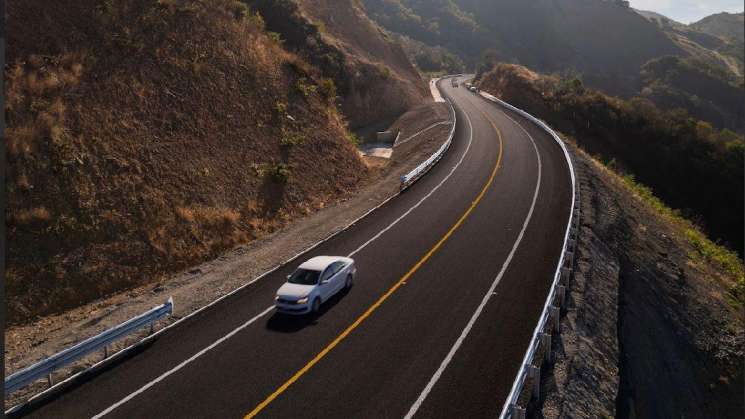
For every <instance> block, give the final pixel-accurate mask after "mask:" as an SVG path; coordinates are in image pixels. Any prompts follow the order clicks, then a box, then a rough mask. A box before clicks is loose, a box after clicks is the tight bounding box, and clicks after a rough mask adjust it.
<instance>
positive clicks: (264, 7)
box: [245, 0, 429, 128]
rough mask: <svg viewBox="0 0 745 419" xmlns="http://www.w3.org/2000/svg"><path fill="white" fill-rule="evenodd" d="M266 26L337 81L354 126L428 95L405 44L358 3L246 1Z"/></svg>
mask: <svg viewBox="0 0 745 419" xmlns="http://www.w3.org/2000/svg"><path fill="white" fill-rule="evenodd" d="M245 2H246V3H247V4H249V5H250V6H251V8H252V9H255V10H257V11H258V12H259V13H260V14H261V15H262V16H263V18H264V19H265V20H266V24H267V29H269V30H270V31H273V32H276V37H277V38H279V39H280V40H281V42H282V43H283V44H284V45H285V46H286V47H287V48H289V49H290V50H292V51H293V52H296V53H297V54H299V55H301V56H302V57H304V58H305V59H306V60H307V61H309V62H311V63H313V65H315V66H317V67H318V68H319V69H321V71H322V72H323V75H324V77H327V78H328V79H329V80H333V83H334V85H335V90H338V93H339V102H340V106H341V109H342V111H343V112H344V115H345V116H346V117H347V118H349V122H350V126H351V127H353V128H359V127H364V126H366V125H369V124H373V123H376V122H379V121H380V120H383V119H390V118H395V117H397V116H399V115H401V114H403V113H404V112H406V111H407V110H408V109H409V108H411V107H412V106H415V105H419V104H420V103H421V102H422V101H423V100H424V99H425V98H428V97H429V96H428V90H427V85H426V83H425V82H424V81H423V80H422V78H421V77H420V75H419V73H418V72H417V70H416V68H414V66H413V65H412V64H411V62H410V61H409V60H408V58H407V56H406V54H405V53H404V51H403V49H402V48H401V46H400V45H399V44H398V43H396V42H395V41H394V40H392V39H390V38H389V37H388V35H386V33H385V32H384V31H383V30H382V29H381V28H380V27H378V26H377V25H376V24H375V23H374V22H373V21H371V20H370V19H369V18H368V17H367V14H366V12H365V10H364V8H363V7H362V6H361V5H360V4H359V2H357V1H336V0H298V1H291V0H245Z"/></svg>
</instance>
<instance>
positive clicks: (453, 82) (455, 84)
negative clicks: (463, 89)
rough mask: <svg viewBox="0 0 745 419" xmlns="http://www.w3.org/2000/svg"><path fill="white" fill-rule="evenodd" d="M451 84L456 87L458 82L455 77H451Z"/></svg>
mask: <svg viewBox="0 0 745 419" xmlns="http://www.w3.org/2000/svg"><path fill="white" fill-rule="evenodd" d="M452 86H453V87H458V82H457V81H456V80H455V79H453V81H452Z"/></svg>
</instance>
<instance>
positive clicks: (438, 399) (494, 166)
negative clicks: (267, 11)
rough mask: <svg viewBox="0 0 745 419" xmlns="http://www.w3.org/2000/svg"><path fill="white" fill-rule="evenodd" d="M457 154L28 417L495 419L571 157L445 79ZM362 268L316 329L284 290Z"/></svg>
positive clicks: (531, 318)
mask: <svg viewBox="0 0 745 419" xmlns="http://www.w3.org/2000/svg"><path fill="white" fill-rule="evenodd" d="M440 88H441V90H442V91H443V94H444V95H445V96H446V97H449V98H451V100H452V101H453V102H454V103H455V105H456V109H457V114H458V126H457V128H456V135H455V139H454V142H453V145H452V147H451V149H450V150H449V151H448V153H447V154H446V156H445V157H444V158H443V159H442V160H441V161H440V163H439V164H438V165H437V166H435V167H434V168H433V169H432V170H431V171H430V172H429V173H428V174H427V175H426V176H424V177H423V178H422V179H421V180H420V181H419V182H417V183H416V184H414V185H413V186H412V187H411V188H410V189H409V190H407V191H406V192H405V193H403V194H401V195H400V196H398V197H396V198H395V199H392V200H391V201H389V202H388V203H387V204H385V205H384V206H382V207H381V208H379V209H378V210H376V211H374V212H373V213H371V214H370V215H369V216H367V217H366V218H364V219H363V220H361V221H360V222H358V223H357V224H355V225H354V226H352V227H350V228H349V229H348V230H346V231H345V232H343V233H341V234H339V235H337V236H335V237H334V238H333V239H331V240H329V241H327V242H325V243H323V244H322V245H320V246H318V247H316V248H315V249H313V250H311V251H310V252H308V253H306V254H304V255H301V256H300V257H299V258H298V260H296V261H293V262H291V263H289V264H288V265H287V266H285V267H282V268H280V269H278V270H277V271H275V272H273V273H272V274H270V275H267V276H266V277H264V278H261V279H260V280H259V281H256V282H255V283H254V284H252V285H251V286H248V287H246V288H244V289H243V290H242V291H240V292H238V293H236V294H235V295H234V296H232V297H230V298H227V299H226V300H224V301H222V302H221V303H219V304H216V305H215V306H213V307H211V308H209V309H207V310H205V311H204V312H203V313H202V314H200V315H198V316H195V317H193V318H191V319H189V320H187V321H185V322H183V323H182V324H181V325H179V326H178V327H176V328H173V329H171V330H169V331H168V332H166V333H164V334H163V335H162V336H161V337H160V338H158V339H157V340H156V341H155V342H153V343H152V344H150V345H149V346H148V347H147V348H144V350H142V351H141V352H140V353H138V354H136V355H134V356H132V357H130V358H129V359H127V360H125V361H123V362H120V363H119V364H118V365H115V366H113V367H112V368H110V369H108V370H106V371H104V372H102V373H101V374H99V375H98V376H96V377H94V378H92V379H90V380H88V381H87V382H84V383H82V384H80V385H77V386H76V387H74V388H72V389H70V390H68V391H66V392H64V393H61V394H59V395H58V396H57V397H56V398H54V399H52V400H50V401H48V402H46V403H44V404H39V405H35V406H31V409H29V410H26V411H25V412H24V413H25V414H28V415H29V416H31V417H50V418H51V417H53V418H65V417H71V418H83V417H112V418H139V417H148V418H151V417H152V418H169V417H174V418H175V417H178V418H183V417H189V418H202V417H204V418H208V417H210V418H211V417H235V418H238V417H245V416H249V417H252V416H256V417H300V416H303V417H312V418H320V417H324V418H326V417H330V418H361V417H375V418H380V417H392V418H401V417H406V416H407V415H408V416H410V417H417V418H420V417H421V418H425V417H427V418H430V417H437V418H452V417H487V416H489V417H494V416H496V415H498V414H499V411H500V410H501V407H502V404H503V403H504V400H505V398H506V397H507V394H508V393H509V391H510V387H511V385H512V381H513V380H514V378H515V374H516V372H517V370H518V367H519V364H520V362H521V360H522V357H523V355H524V353H525V349H526V348H527V345H528V342H529V340H530V337H531V334H532V332H533V328H534V327H535V324H536V322H537V319H538V316H539V314H540V312H541V309H542V306H543V303H544V301H545V298H546V295H547V294H548V289H549V286H550V283H551V279H552V275H553V273H554V271H555V269H556V265H557V263H558V260H559V254H560V251H561V247H562V240H563V235H564V229H565V227H566V220H567V217H568V213H569V208H570V197H571V184H570V176H569V171H568V170H569V169H568V167H567V163H566V161H565V160H564V156H563V154H562V152H561V149H560V147H559V146H558V145H557V144H556V143H555V142H554V141H553V139H551V138H550V137H549V136H548V135H546V134H545V133H543V132H542V131H540V130H539V129H537V128H535V127H533V126H532V125H531V124H530V123H529V122H527V121H525V120H522V119H520V117H519V116H518V115H514V114H511V113H509V112H508V111H505V110H502V109H500V108H498V107H497V106H495V105H494V104H491V103H489V102H487V101H485V100H483V99H482V98H480V97H478V96H476V95H474V94H473V93H471V92H468V91H467V90H465V89H463V88H452V87H451V85H450V82H449V81H445V82H441V83H440ZM321 254H331V255H352V257H353V258H354V259H355V261H356V263H357V269H358V274H357V277H356V278H355V285H354V287H353V288H352V290H351V291H349V292H348V293H346V294H345V295H340V296H339V297H338V298H335V299H334V300H333V301H331V302H330V304H327V305H326V306H324V307H323V309H322V313H321V315H320V316H318V317H316V318H291V317H285V316H280V315H277V314H275V313H274V311H273V309H271V304H272V302H273V299H274V293H275V291H276V290H277V288H278V287H279V286H280V285H281V284H282V283H283V282H284V281H285V277H286V275H287V274H288V273H289V272H291V271H292V269H294V267H295V266H296V265H297V264H299V263H300V262H302V261H303V260H305V259H307V258H309V257H311V256H315V255H321Z"/></svg>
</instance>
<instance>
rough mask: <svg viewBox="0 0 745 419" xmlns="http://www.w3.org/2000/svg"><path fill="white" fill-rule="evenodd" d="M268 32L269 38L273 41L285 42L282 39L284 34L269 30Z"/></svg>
mask: <svg viewBox="0 0 745 419" xmlns="http://www.w3.org/2000/svg"><path fill="white" fill-rule="evenodd" d="M266 34H267V36H268V37H269V39H271V40H272V41H274V42H276V43H278V44H280V45H281V44H282V43H283V42H284V41H283V40H282V35H280V34H279V33H277V32H267V33H266Z"/></svg>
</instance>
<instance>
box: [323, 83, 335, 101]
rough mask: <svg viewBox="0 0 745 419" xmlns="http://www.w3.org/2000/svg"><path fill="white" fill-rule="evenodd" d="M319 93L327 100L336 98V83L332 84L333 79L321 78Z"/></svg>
mask: <svg viewBox="0 0 745 419" xmlns="http://www.w3.org/2000/svg"><path fill="white" fill-rule="evenodd" d="M321 94H322V95H323V96H324V97H325V98H326V99H329V100H335V99H336V85H335V84H334V81H333V80H331V79H322V80H321Z"/></svg>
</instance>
